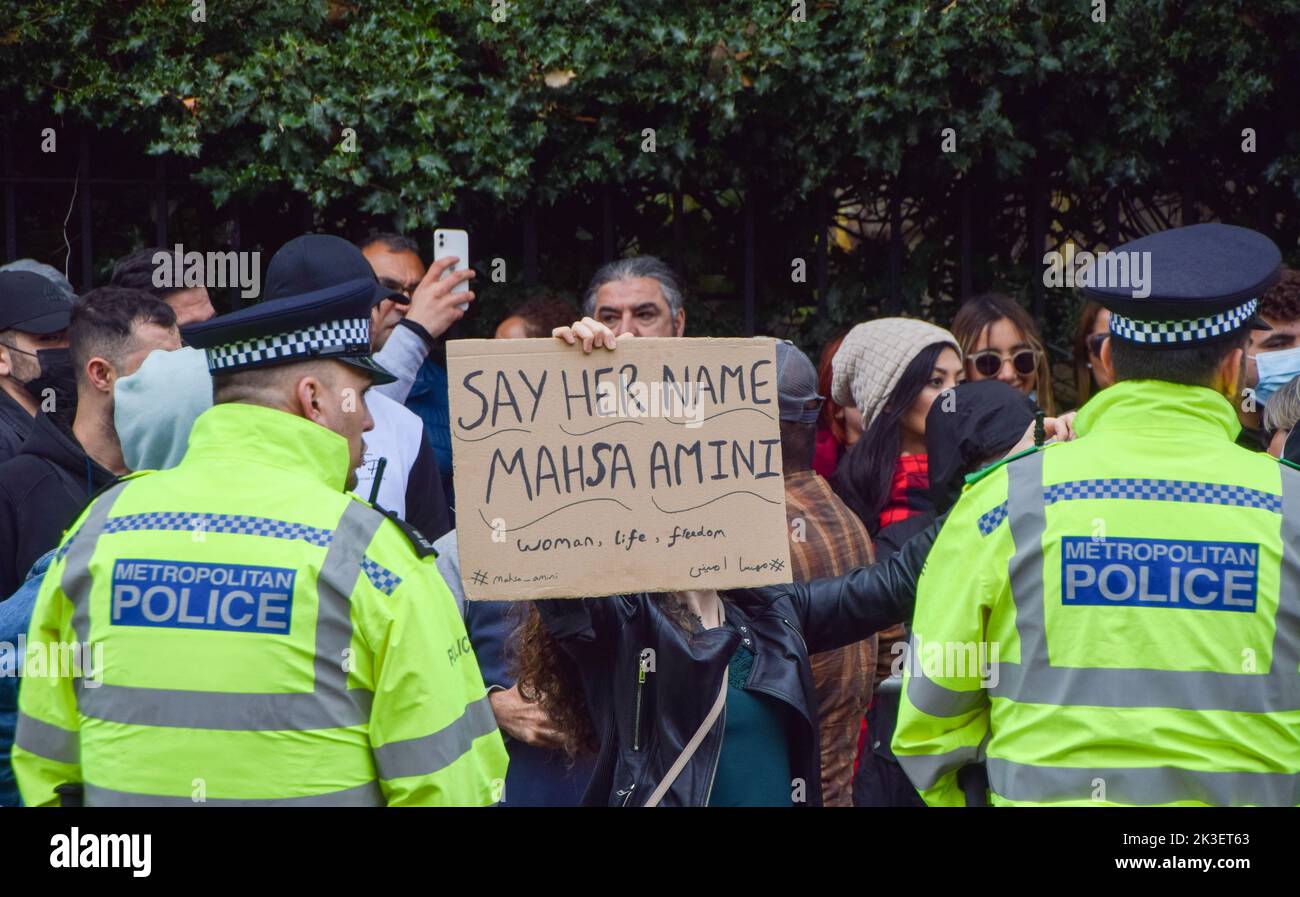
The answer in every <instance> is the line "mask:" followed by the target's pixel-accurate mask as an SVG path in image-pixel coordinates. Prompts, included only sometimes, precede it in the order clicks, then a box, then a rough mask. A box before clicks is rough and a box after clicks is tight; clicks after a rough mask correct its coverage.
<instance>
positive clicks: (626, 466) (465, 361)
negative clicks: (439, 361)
mask: <svg viewBox="0 0 1300 897" xmlns="http://www.w3.org/2000/svg"><path fill="white" fill-rule="evenodd" d="M773 346H774V341H773V340H772V339H768V338H763V339H632V340H626V341H624V342H621V343H620V344H619V346H618V348H617V349H616V350H615V351H613V352H611V351H609V350H608V349H597V350H596V351H594V352H592V353H591V354H590V355H584V354H583V353H582V351H581V350H580V349H577V348H574V347H572V346H569V345H566V344H564V343H562V342H560V341H559V340H554V339H532V340H456V341H453V342H450V343H448V344H447V379H448V383H449V389H450V397H451V435H452V448H453V458H454V467H455V470H454V474H455V487H456V530H457V537H458V540H459V544H460V567H461V578H462V579H463V581H464V586H465V594H466V596H467V597H468V598H470V599H478V600H483V599H506V600H521V599H530V598H569V597H580V596H601V595H617V594H623V593H628V592H643V591H645V592H660V591H684V590H688V589H723V588H737V587H742V586H758V585H768V584H771V583H778V582H788V581H789V580H790V546H789V542H788V541H787V539H788V537H787V533H786V519H785V487H784V481H783V478H782V476H781V436H780V428H779V412H778V403H777V384H776V356H775V350H774V348H773Z"/></svg>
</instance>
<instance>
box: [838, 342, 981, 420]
mask: <svg viewBox="0 0 1300 897" xmlns="http://www.w3.org/2000/svg"><path fill="white" fill-rule="evenodd" d="M934 343H947V344H948V345H950V346H952V348H953V351H954V352H956V353H957V355H958V356H960V355H961V347H960V346H958V345H957V340H956V339H955V338H954V337H953V335H952V334H951V333H949V332H948V331H947V330H944V329H943V328H942V327H937V326H935V325H934V324H931V323H929V322H928V321H918V320H916V319H915V318H877V319H876V320H874V321H865V322H863V323H861V324H858V325H856V326H855V327H854V328H853V329H852V330H850V331H849V334H848V336H846V337H844V342H843V343H841V344H840V347H839V349H838V350H837V351H836V352H835V358H834V360H833V361H832V362H831V368H832V371H833V377H832V379H831V397H832V398H834V399H835V402H836V404H838V405H855V406H857V409H858V410H859V411H861V412H862V428H863V430H864V431H865V430H868V429H870V428H871V423H872V421H874V420H875V419H876V415H878V414H879V413H880V410H881V409H882V408H883V407H884V406H885V400H886V399H887V398H889V394H890V393H891V392H893V391H894V387H895V386H897V385H898V381H899V380H901V379H902V377H903V371H905V370H907V366H908V365H909V364H911V363H912V359H913V358H915V357H916V356H917V355H918V354H920V352H921V350H922V349H924V348H925V347H926V346H929V345H932V344H934Z"/></svg>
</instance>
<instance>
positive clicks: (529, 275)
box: [524, 202, 537, 287]
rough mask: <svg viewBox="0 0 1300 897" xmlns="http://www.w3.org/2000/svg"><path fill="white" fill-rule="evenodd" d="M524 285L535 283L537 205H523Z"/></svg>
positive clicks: (533, 284) (534, 284)
mask: <svg viewBox="0 0 1300 897" xmlns="http://www.w3.org/2000/svg"><path fill="white" fill-rule="evenodd" d="M524 285H525V286H530V287H531V286H536V285H537V206H535V205H534V204H533V203H531V202H529V203H528V204H527V205H526V206H524Z"/></svg>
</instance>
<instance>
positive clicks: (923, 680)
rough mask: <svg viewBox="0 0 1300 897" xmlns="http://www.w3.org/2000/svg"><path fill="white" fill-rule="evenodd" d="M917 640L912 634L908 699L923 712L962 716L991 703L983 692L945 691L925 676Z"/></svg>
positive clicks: (908, 657)
mask: <svg viewBox="0 0 1300 897" xmlns="http://www.w3.org/2000/svg"><path fill="white" fill-rule="evenodd" d="M916 646H917V640H916V636H915V635H913V636H912V638H911V639H910V640H909V641H908V644H907V700H908V701H910V702H911V704H912V706H913V707H915V708H916V709H917V710H919V711H921V712H922V713H925V714H928V715H930V716H944V717H950V716H961V715H962V714H964V713H970V712H971V711H972V710H978V709H979V708H981V707H984V706H986V705H987V704H988V695H987V694H986V693H985V691H984V689H983V688H982V687H981V688H977V689H974V690H972V691H957V690H955V689H951V688H946V687H944V686H942V685H940V684H939V683H937V682H935V681H934V680H933V679H931V678H930V677H929V676H927V675H926V674H925V667H924V664H923V663H922V661H921V658H920V657H918V656H917V655H918V654H919V653H920V652H919V651H917V649H916Z"/></svg>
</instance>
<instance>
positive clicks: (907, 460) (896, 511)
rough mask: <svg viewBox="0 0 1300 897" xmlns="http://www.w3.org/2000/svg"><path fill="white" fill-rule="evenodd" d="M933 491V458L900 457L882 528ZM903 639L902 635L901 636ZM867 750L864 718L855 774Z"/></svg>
mask: <svg viewBox="0 0 1300 897" xmlns="http://www.w3.org/2000/svg"><path fill="white" fill-rule="evenodd" d="M929 488H930V456H929V455H899V456H898V466H897V467H895V468H894V482H893V484H892V485H891V486H890V488H889V501H887V502H886V503H885V507H884V508H883V509H882V510H881V512H880V528H881V529H884V528H885V527H887V526H889V525H890V524H891V523H898V521H900V520H906V519H907V518H908V517H911V516H912V515H913V514H916V513H919V509H917V508H914V507H912V506H911V504H910V503H909V502H908V500H907V499H908V495H909V493H912V492H924V491H925V490H926V489H929ZM899 634H900V635H901V631H900V633H899ZM893 641H894V640H893V639H891V640H889V641H888V642H881V643H880V646H879V648H878V651H879V653H878V654H877V657H879V658H885V657H892V656H893V652H892V650H891V649H892V647H893ZM866 746H867V718H866V717H865V716H864V717H863V718H862V725H861V726H860V727H859V728H858V756H857V759H855V760H854V761H853V771H854V773H856V772H857V771H858V765H859V764H860V763H861V762H862V751H863V750H864V749H865V748H866Z"/></svg>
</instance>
